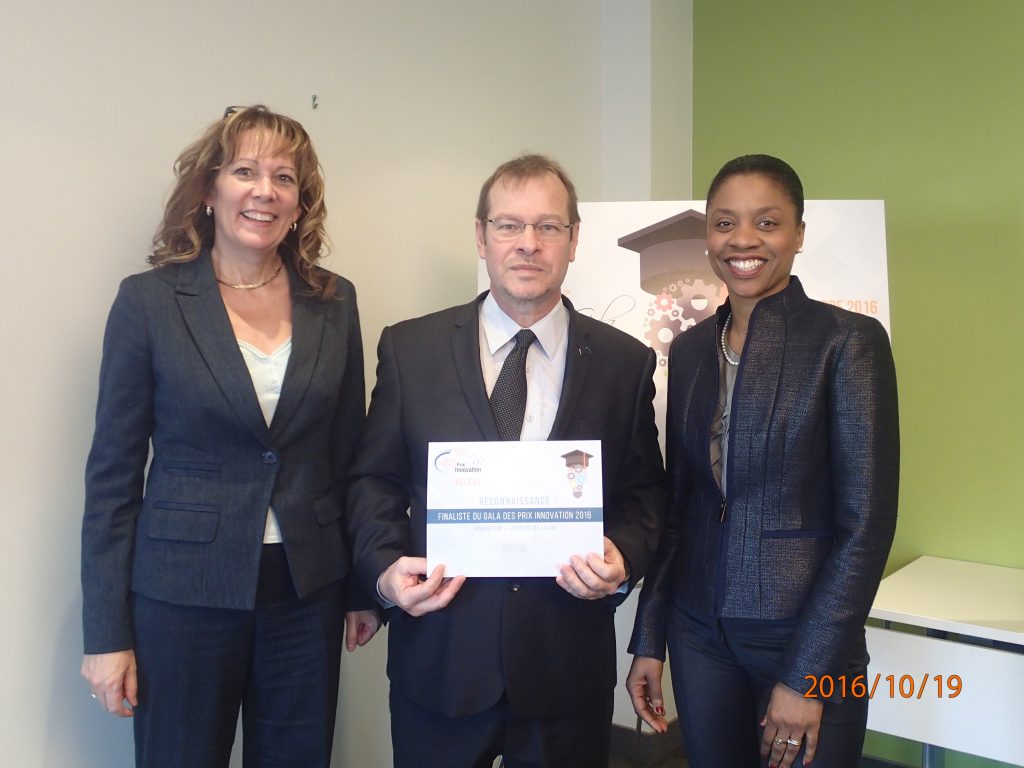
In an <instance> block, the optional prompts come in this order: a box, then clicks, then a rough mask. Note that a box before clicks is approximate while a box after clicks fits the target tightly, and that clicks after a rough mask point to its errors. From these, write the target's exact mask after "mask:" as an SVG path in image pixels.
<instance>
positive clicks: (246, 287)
mask: <svg viewBox="0 0 1024 768" xmlns="http://www.w3.org/2000/svg"><path fill="white" fill-rule="evenodd" d="M282 269H284V262H283V261H282V262H281V263H280V264H278V265H277V269H275V270H274V274H272V275H271V276H270V277H268V278H267V279H266V280H264V281H263V282H262V283H229V282H228V281H227V280H221V279H220V278H219V277H217V282H218V283H220V284H221V285H226V286H227V287H228V288H238V289H239V290H242V291H255V290H256V289H257V288H262V287H263V286H264V285H266V284H267V283H271V282H273V281H274V278H276V277H277V276H278V275H280V274H281V270H282ZM214 277H216V274H214Z"/></svg>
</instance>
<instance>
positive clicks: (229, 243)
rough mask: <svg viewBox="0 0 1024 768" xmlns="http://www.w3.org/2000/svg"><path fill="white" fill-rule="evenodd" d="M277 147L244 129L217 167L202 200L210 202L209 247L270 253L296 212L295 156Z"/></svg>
mask: <svg viewBox="0 0 1024 768" xmlns="http://www.w3.org/2000/svg"><path fill="white" fill-rule="evenodd" d="M277 152H278V151H277V150H275V149H274V148H273V147H269V148H267V147H263V146H262V145H261V143H260V142H259V141H258V137H257V136H256V135H255V133H254V132H253V131H247V132H246V133H244V134H242V136H241V138H240V140H239V143H238V152H237V153H236V155H235V157H234V159H232V160H231V161H230V162H228V163H226V164H225V165H223V166H222V167H221V168H220V170H219V171H218V172H217V177H216V179H215V180H214V182H213V190H212V192H211V193H210V196H209V197H208V198H207V199H206V204H207V205H209V206H211V207H212V208H213V212H214V213H213V215H214V247H215V248H216V249H217V250H218V251H219V252H220V253H221V254H229V253H234V254H236V255H240V256H244V257H247V258H249V259H251V258H252V257H253V256H256V257H259V258H263V259H266V258H270V257H271V256H273V255H274V254H275V253H276V252H277V247H278V245H280V244H281V241H282V240H284V238H285V235H287V234H288V229H289V227H291V225H292V222H294V221H296V220H297V219H298V218H299V214H300V213H301V207H300V206H299V185H298V172H297V169H296V167H295V159H294V158H293V157H292V156H291V155H290V154H278V153H277Z"/></svg>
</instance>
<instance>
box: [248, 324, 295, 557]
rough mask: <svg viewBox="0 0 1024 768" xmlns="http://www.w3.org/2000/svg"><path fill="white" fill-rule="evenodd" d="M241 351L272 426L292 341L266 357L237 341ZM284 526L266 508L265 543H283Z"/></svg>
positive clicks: (272, 512) (262, 353) (262, 409)
mask: <svg viewBox="0 0 1024 768" xmlns="http://www.w3.org/2000/svg"><path fill="white" fill-rule="evenodd" d="M238 348H239V349H240V350H242V359H243V360H245V365H246V367H247V368H248V369H249V375H250V376H251V377H252V385H253V388H254V389H255V390H256V399H257V400H259V403H260V410H261V411H263V418H264V420H265V421H266V422H267V426H268V427H269V426H270V422H271V420H272V419H273V418H274V411H276V410H277V401H278V400H280V399H281V385H282V384H283V383H284V372H285V369H286V368H287V367H288V358H289V357H290V356H291V353H292V340H291V339H290V338H289V339H288V340H287V341H286V342H285V343H284V344H282V345H281V346H280V347H279V348H278V349H277V351H275V352H272V353H271V354H269V355H268V354H267V353H266V352H262V351H260V350H259V349H257V348H256V347H254V346H253V345H252V344H249V343H247V342H244V341H242V340H241V339H238ZM283 540H284V539H283V538H282V536H281V527H280V526H279V525H278V523H277V515H275V514H274V510H273V509H272V508H270V509H267V522H266V525H265V527H264V529H263V543H264V544H280V543H281V542H282V541H283Z"/></svg>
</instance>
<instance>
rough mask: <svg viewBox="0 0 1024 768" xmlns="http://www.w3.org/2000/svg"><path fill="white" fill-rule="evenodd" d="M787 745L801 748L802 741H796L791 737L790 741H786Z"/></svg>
mask: <svg viewBox="0 0 1024 768" xmlns="http://www.w3.org/2000/svg"><path fill="white" fill-rule="evenodd" d="M786 743H787V744H789V746H791V747H799V746H800V740H799V739H794V738H793V737H792V736H790V737H789V738H788V739H786Z"/></svg>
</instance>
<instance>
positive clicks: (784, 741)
mask: <svg viewBox="0 0 1024 768" xmlns="http://www.w3.org/2000/svg"><path fill="white" fill-rule="evenodd" d="M775 743H776V744H785V743H786V740H785V739H784V738H782V737H781V736H776V737H775Z"/></svg>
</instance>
